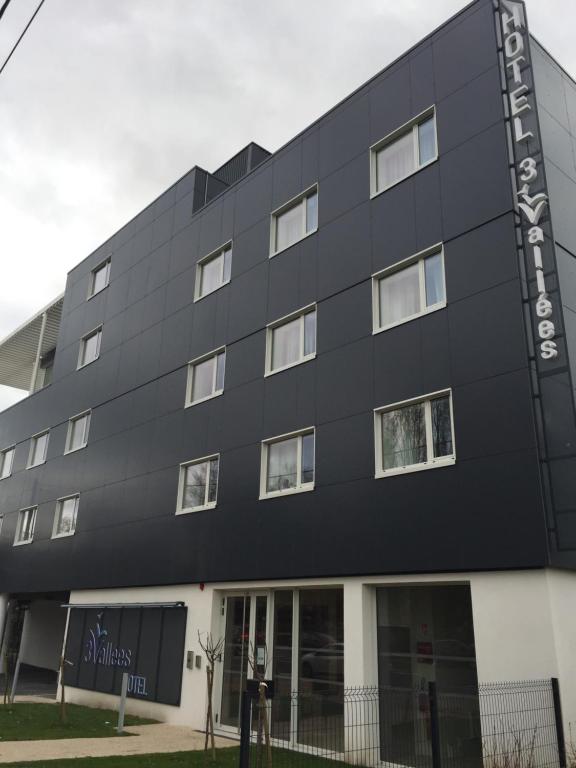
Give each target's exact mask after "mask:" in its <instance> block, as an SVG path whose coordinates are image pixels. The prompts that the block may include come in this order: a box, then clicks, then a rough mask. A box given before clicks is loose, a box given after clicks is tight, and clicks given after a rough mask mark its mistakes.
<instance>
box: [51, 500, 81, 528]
mask: <svg viewBox="0 0 576 768" xmlns="http://www.w3.org/2000/svg"><path fill="white" fill-rule="evenodd" d="M70 499H76V505H75V507H74V527H73V529H72V530H71V531H69V532H68V533H57V529H58V523H59V521H60V515H61V514H62V506H63V503H64V502H65V501H69V500H70ZM79 505H80V494H79V493H70V494H68V496H61V497H60V498H59V499H56V509H55V510H54V522H53V524H52V538H53V539H65V538H67V537H68V536H74V534H75V533H76V522H77V520H78V507H79Z"/></svg>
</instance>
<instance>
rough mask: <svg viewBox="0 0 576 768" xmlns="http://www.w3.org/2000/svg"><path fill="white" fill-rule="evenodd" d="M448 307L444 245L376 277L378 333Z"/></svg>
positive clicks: (374, 293) (374, 302) (374, 298)
mask: <svg viewBox="0 0 576 768" xmlns="http://www.w3.org/2000/svg"><path fill="white" fill-rule="evenodd" d="M445 306H446V287H445V278H444V254H443V251H442V247H441V246H434V247H433V248H429V249H427V250H426V251H423V252H422V253H420V254H417V255H416V256H414V257H412V258H410V259H406V260H405V261H402V262H400V263H399V264H395V265H394V266H392V267H388V268H387V269H384V270H382V271H381V272H378V273H377V274H375V275H373V277H372V307H373V327H374V333H378V332H379V331H385V330H386V329H387V328H392V327H393V326H395V325H399V324H400V323H405V322H406V321H408V320H412V319H414V318H415V317H419V316H420V315H424V314H427V313H429V312H434V311H435V310H437V309H442V308H443V307H445Z"/></svg>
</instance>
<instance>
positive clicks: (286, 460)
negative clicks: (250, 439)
mask: <svg viewBox="0 0 576 768" xmlns="http://www.w3.org/2000/svg"><path fill="white" fill-rule="evenodd" d="M313 489H314V429H307V430H305V431H303V432H299V433H292V434H290V435H283V436H281V437H276V438H273V439H271V440H266V441H264V442H263V443H262V458H261V473H260V498H261V499H263V498H267V497H270V496H280V495H282V494H289V493H299V492H300V491H312V490H313Z"/></svg>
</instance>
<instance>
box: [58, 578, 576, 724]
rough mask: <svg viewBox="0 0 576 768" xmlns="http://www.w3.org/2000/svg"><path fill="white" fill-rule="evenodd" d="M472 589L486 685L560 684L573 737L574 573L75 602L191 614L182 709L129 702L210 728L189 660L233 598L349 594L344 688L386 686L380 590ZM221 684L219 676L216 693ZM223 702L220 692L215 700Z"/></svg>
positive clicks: (106, 595)
mask: <svg viewBox="0 0 576 768" xmlns="http://www.w3.org/2000/svg"><path fill="white" fill-rule="evenodd" d="M450 583H457V584H468V585H469V586H470V590H471V598H472V612H473V619H474V636H475V645H476V661H477V669H478V679H479V681H480V682H485V683H490V682H503V681H518V680H528V679H532V680H533V679H545V678H550V677H558V678H559V680H560V690H561V695H562V703H563V713H564V720H565V724H566V728H568V723H570V722H574V723H576V685H574V682H575V680H576V678H575V675H576V656H575V654H574V648H576V614H575V612H574V610H572V606H573V604H574V601H575V599H576V573H571V572H565V571H562V572H561V571H553V570H539V571H515V572H491V573H460V574H446V575H441V574H434V575H422V574H419V575H414V576H381V577H354V578H344V579H315V580H310V579H306V580H294V581H290V582H288V581H282V582H273V581H270V582H263V581H260V582H245V583H241V584H239V583H230V584H218V585H206V586H205V587H204V586H203V587H202V588H201V587H200V586H199V585H179V586H172V587H149V588H134V589H118V590H97V591H83V592H76V593H72V594H71V596H70V602H71V603H79V604H80V603H81V604H87V603H107V602H109V603H146V602H172V601H182V602H183V603H184V604H185V605H186V606H187V607H188V623H187V630H186V643H185V653H184V660H183V677H182V699H181V705H180V707H172V706H167V705H162V704H155V703H152V702H143V701H140V700H135V699H129V700H128V705H127V710H128V711H129V712H131V713H134V714H140V715H143V716H148V717H153V718H156V719H159V720H163V721H166V722H171V723H178V724H188V725H191V726H193V727H195V728H198V729H203V728H204V719H205V712H206V669H205V662H204V661H203V663H202V668H201V669H197V668H193V669H188V668H187V667H186V652H187V651H192V653H193V654H194V655H197V654H202V651H201V648H200V645H199V640H198V632H200V633H202V634H205V633H206V632H210V631H211V632H212V633H213V634H214V636H215V637H219V636H222V635H223V627H222V618H221V617H222V605H223V599H224V596H225V595H227V594H231V593H234V592H236V593H238V592H240V593H242V592H250V591H256V590H258V591H266V590H274V589H280V588H281V589H289V588H293V589H306V588H309V587H312V586H314V587H329V586H341V587H342V588H343V595H344V649H345V650H344V684H345V686H346V687H355V686H375V685H377V684H378V667H377V647H376V638H377V633H376V587H382V586H387V585H389V586H393V585H400V584H403V585H408V584H410V585H418V584H426V585H432V584H438V585H443V584H450ZM218 684H219V678H218V673H217V677H216V685H218ZM67 691H68V693H67V697H68V699H69V700H70V701H73V702H77V703H85V704H91V705H96V706H106V707H112V708H115V707H117V702H118V699H117V697H114V696H109V695H105V694H100V693H95V692H90V691H84V690H80V689H72V688H68V689H67ZM215 693H216V695H218V691H215Z"/></svg>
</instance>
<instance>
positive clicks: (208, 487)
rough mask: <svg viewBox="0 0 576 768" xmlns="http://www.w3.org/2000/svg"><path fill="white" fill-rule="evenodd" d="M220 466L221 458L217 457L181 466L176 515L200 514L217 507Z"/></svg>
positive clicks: (207, 457) (209, 457)
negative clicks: (201, 511)
mask: <svg viewBox="0 0 576 768" xmlns="http://www.w3.org/2000/svg"><path fill="white" fill-rule="evenodd" d="M219 466H220V457H219V456H217V455H216V456H206V457H205V458H203V459H197V460H195V461H190V462H187V463H186V464H181V465H180V483H179V488H178V507H177V509H176V514H180V513H182V512H198V511H199V510H202V509H212V508H213V507H215V506H216V498H217V496H218V472H219Z"/></svg>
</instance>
